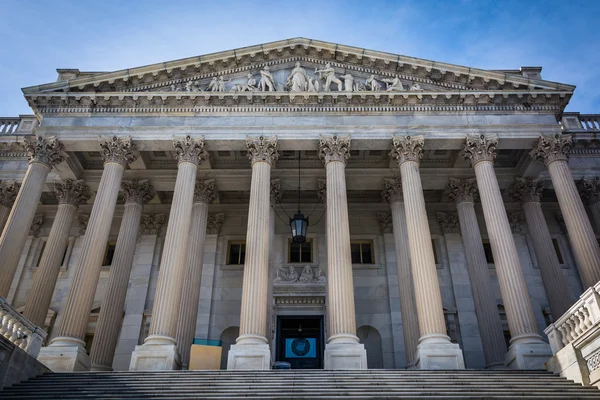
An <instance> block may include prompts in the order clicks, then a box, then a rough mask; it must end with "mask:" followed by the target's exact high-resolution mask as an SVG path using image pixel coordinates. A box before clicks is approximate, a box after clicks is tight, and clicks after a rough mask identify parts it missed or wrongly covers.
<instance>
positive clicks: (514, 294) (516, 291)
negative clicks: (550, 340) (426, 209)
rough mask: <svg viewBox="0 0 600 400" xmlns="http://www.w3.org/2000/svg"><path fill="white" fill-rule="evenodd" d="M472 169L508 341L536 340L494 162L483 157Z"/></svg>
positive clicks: (531, 311) (532, 319) (529, 303)
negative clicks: (502, 308) (490, 250)
mask: <svg viewBox="0 0 600 400" xmlns="http://www.w3.org/2000/svg"><path fill="white" fill-rule="evenodd" d="M473 168H474V169H475V176H476V177H477V186H478V188H479V195H480V197H481V205H482V207H483V214H484V217H485V224H486V227H487V232H488V236H489V240H490V245H491V247H492V254H493V255H494V263H495V265H496V272H497V274H498V282H499V283H500V291H501V293H502V299H503V301H504V309H505V311H506V317H507V319H508V325H509V327H510V333H511V336H512V339H511V343H513V342H516V341H518V340H519V339H526V338H531V337H535V338H536V339H537V338H539V335H538V334H537V326H536V323H535V317H534V315H533V310H532V308H531V302H530V300H529V294H528V292H527V285H526V283H525V277H524V275H523V270H522V269H521V263H520V260H519V255H518V253H517V247H516V245H515V241H514V238H513V236H512V231H511V229H510V224H509V222H508V217H507V215H506V209H505V208H504V202H503V200H502V195H501V193H500V188H499V187H498V180H497V179H496V173H495V172H494V164H493V163H492V161H487V160H483V161H479V162H476V163H475V164H474V165H473Z"/></svg>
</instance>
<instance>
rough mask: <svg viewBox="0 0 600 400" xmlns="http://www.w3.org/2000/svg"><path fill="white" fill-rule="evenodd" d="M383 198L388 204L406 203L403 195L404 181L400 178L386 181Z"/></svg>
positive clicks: (382, 193) (384, 182)
mask: <svg viewBox="0 0 600 400" xmlns="http://www.w3.org/2000/svg"><path fill="white" fill-rule="evenodd" d="M381 197H383V200H384V201H386V202H387V203H388V204H392V203H395V202H399V203H402V202H404V195H403V193H402V180H401V179H400V178H399V177H396V178H394V179H384V180H383V191H382V192H381Z"/></svg>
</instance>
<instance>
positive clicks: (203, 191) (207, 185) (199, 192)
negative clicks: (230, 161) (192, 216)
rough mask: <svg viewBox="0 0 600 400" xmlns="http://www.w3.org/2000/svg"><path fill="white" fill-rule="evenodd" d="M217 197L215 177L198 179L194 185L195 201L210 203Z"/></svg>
mask: <svg viewBox="0 0 600 400" xmlns="http://www.w3.org/2000/svg"><path fill="white" fill-rule="evenodd" d="M216 199H217V183H216V182H215V180H214V179H207V180H202V179H198V180H197V181H196V186H194V203H206V204H210V203H212V202H213V201H215V200H216Z"/></svg>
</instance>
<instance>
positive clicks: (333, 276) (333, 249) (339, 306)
mask: <svg viewBox="0 0 600 400" xmlns="http://www.w3.org/2000/svg"><path fill="white" fill-rule="evenodd" d="M325 169H326V173H327V271H328V273H329V277H328V278H327V289H328V290H327V300H328V310H327V311H328V312H327V315H328V318H329V325H328V327H329V338H328V339H327V342H328V343H331V342H335V341H348V340H351V341H355V342H358V338H357V337H356V315H355V311H354V284H353V281H352V258H351V251H350V225H349V221H348V200H347V197H346V173H345V169H346V165H345V163H344V162H342V161H339V160H331V161H329V162H327V163H326V165H325Z"/></svg>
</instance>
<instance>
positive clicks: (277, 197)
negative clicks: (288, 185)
mask: <svg viewBox="0 0 600 400" xmlns="http://www.w3.org/2000/svg"><path fill="white" fill-rule="evenodd" d="M282 196H283V191H282V190H281V179H271V204H277V203H279V202H281V197H282Z"/></svg>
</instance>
